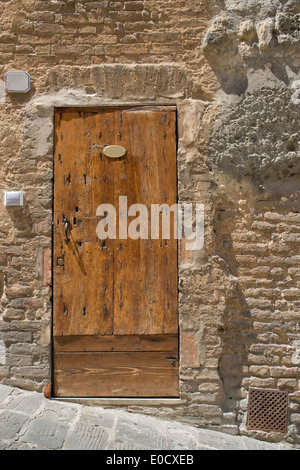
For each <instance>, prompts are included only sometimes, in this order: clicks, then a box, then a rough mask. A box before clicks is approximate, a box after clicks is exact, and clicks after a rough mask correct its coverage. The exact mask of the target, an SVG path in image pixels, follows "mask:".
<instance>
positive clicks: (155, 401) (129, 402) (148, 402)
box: [50, 397, 187, 406]
mask: <svg viewBox="0 0 300 470" xmlns="http://www.w3.org/2000/svg"><path fill="white" fill-rule="evenodd" d="M50 400H54V401H64V402H69V403H78V404H81V405H99V406H104V405H109V406H111V405H116V406H162V405H163V406H179V405H185V404H186V403H187V400H182V399H181V398H90V397H87V398H83V397H50Z"/></svg>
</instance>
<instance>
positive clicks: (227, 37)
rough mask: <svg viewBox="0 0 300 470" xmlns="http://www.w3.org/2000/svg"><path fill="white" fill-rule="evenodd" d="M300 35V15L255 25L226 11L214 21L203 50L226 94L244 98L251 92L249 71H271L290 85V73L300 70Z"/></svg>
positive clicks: (283, 16) (269, 20) (269, 19)
mask: <svg viewBox="0 0 300 470" xmlns="http://www.w3.org/2000/svg"><path fill="white" fill-rule="evenodd" d="M299 33H300V14H298V15H295V14H282V13H277V15H276V17H275V18H267V19H265V20H263V21H258V20H257V21H255V20H252V19H251V18H250V17H249V18H248V19H243V18H241V17H238V16H236V15H232V14H230V13H228V12H224V11H223V12H222V13H221V14H219V15H218V16H216V17H215V18H214V19H213V23H212V25H211V27H210V28H209V29H208V31H207V33H206V36H205V38H204V41H203V44H202V50H203V54H204V56H205V58H206V60H207V62H208V64H209V65H210V67H211V68H212V70H213V72H214V73H215V75H216V77H217V78H218V80H219V82H220V85H221V87H222V89H223V91H224V92H225V93H226V94H235V95H239V96H241V95H242V94H243V93H245V92H246V90H247V88H248V78H247V72H246V70H247V69H249V70H250V69H251V70H261V71H264V69H269V71H270V72H271V74H273V75H274V77H276V79H277V80H279V81H280V82H282V83H285V84H286V85H289V83H290V79H289V76H288V72H287V70H289V71H290V72H292V73H294V74H297V73H298V72H299V70H300V48H299V43H300V40H299V38H300V36H299Z"/></svg>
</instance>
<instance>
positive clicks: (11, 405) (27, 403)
mask: <svg viewBox="0 0 300 470" xmlns="http://www.w3.org/2000/svg"><path fill="white" fill-rule="evenodd" d="M10 398H11V400H9V402H8V403H7V405H6V409H12V410H15V411H22V413H25V414H27V415H29V416H32V415H33V414H34V413H35V412H36V411H37V409H38V408H39V407H40V406H41V404H42V403H43V401H44V397H43V396H42V395H41V394H39V393H35V392H32V393H28V394H27V393H26V394H19V395H16V396H11V397H10Z"/></svg>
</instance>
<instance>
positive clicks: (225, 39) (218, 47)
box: [203, 29, 248, 96]
mask: <svg viewBox="0 0 300 470" xmlns="http://www.w3.org/2000/svg"><path fill="white" fill-rule="evenodd" d="M203 52H204V55H205V58H206V60H207V61H208V63H209V65H210V67H211V68H212V70H213V71H214V73H215V74H216V76H217V78H218V80H219V82H220V84H221V86H222V89H223V90H224V92H225V93H226V94H228V95H230V94H235V95H239V96H240V95H242V94H243V93H245V91H246V90H247V88H248V78H247V74H246V71H245V67H244V65H243V59H242V57H241V55H240V54H239V49H238V40H237V36H236V34H235V33H234V31H232V30H230V29H229V30H227V29H225V30H224V31H223V30H222V29H220V30H215V31H209V32H208V33H207V35H206V37H205V40H204V44H203Z"/></svg>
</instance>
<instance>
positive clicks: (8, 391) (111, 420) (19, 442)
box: [0, 384, 293, 451]
mask: <svg viewBox="0 0 300 470" xmlns="http://www.w3.org/2000/svg"><path fill="white" fill-rule="evenodd" d="M48 449H50V450H81V449H82V450H100V449H101V450H144V449H145V450H147V449H150V450H177V451H178V450H182V451H183V450H292V449H293V447H292V446H289V445H287V444H282V443H281V444H272V443H267V442H262V441H258V440H255V439H252V438H248V437H245V436H232V435H229V434H225V433H221V432H217V431H211V430H207V429H199V428H195V427H192V426H186V425H183V424H180V423H177V422H174V421H165V420H161V419H157V418H153V417H149V416H145V415H141V414H133V413H128V412H126V411H123V410H111V409H104V408H101V407H98V406H87V405H82V404H76V403H70V402H64V401H58V400H49V399H46V398H45V397H44V395H43V394H41V393H37V392H29V391H24V390H20V389H17V388H11V387H8V386H6V385H1V384H0V450H48Z"/></svg>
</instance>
